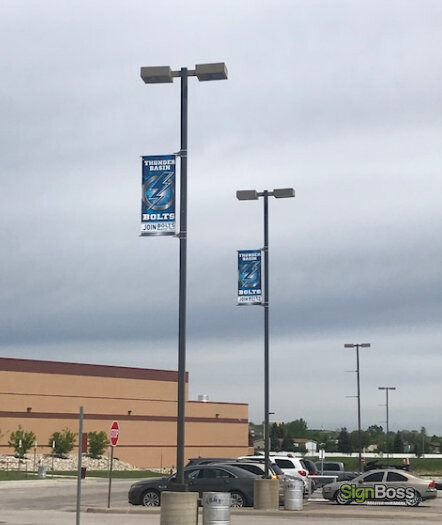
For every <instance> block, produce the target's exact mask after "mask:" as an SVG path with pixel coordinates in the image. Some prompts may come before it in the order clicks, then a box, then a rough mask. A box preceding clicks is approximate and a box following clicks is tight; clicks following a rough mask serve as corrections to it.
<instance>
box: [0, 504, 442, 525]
mask: <svg viewBox="0 0 442 525" xmlns="http://www.w3.org/2000/svg"><path fill="white" fill-rule="evenodd" d="M329 508H330V506H329ZM407 510H413V509H407ZM304 516H308V525H324V522H325V523H326V524H327V525H342V523H343V522H344V524H345V523H348V525H351V524H352V523H354V522H356V523H357V524H358V525H373V524H375V523H379V525H397V523H398V521H399V520H400V521H399V523H401V524H404V523H405V524H406V525H421V524H422V523H429V524H431V523H440V522H441V515H440V514H439V515H438V516H434V519H431V518H430V519H428V518H426V517H424V516H423V515H419V513H416V514H413V513H408V512H406V513H403V514H402V515H401V517H400V518H398V516H397V514H394V513H393V514H391V515H390V516H389V517H380V516H379V515H376V516H375V515H374V514H372V515H371V516H369V515H367V513H359V514H357V513H354V512H352V513H351V514H349V513H348V512H345V511H343V510H342V509H341V513H340V515H339V514H334V513H332V514H330V515H327V516H324V515H314V514H304V512H303V511H302V512H296V513H293V512H284V511H279V512H269V513H266V512H262V511H261V512H253V511H247V512H242V511H238V512H234V513H232V516H231V525H268V524H271V525H289V524H290V523H292V522H293V520H294V519H297V518H298V519H303V518H304ZM75 518H76V516H75V513H72V512H63V511H40V512H38V513H36V512H35V511H30V510H27V511H6V512H1V513H0V524H2V525H3V524H4V525H73V524H74V523H75V521H76V519H75ZM159 523H160V514H159V513H158V512H156V513H149V512H144V513H141V512H138V513H134V514H127V513H126V514H124V515H122V514H112V513H110V514H109V513H103V514H99V513H82V514H81V516H80V525H159ZM198 523H199V525H202V518H201V515H200V517H199V520H198ZM177 525H179V524H177Z"/></svg>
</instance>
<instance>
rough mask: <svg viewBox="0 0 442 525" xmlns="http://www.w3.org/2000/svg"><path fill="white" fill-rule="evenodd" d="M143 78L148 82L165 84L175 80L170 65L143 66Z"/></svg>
mask: <svg viewBox="0 0 442 525" xmlns="http://www.w3.org/2000/svg"><path fill="white" fill-rule="evenodd" d="M141 78H142V79H143V81H144V82H145V83H146V84H165V83H169V82H173V78H172V70H171V69H170V67H169V66H154V67H150V66H149V67H142V68H141Z"/></svg>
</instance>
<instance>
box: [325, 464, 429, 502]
mask: <svg viewBox="0 0 442 525" xmlns="http://www.w3.org/2000/svg"><path fill="white" fill-rule="evenodd" d="M322 494H323V496H324V498H325V499H329V500H334V501H336V503H338V504H339V505H349V504H350V503H352V502H356V503H364V502H366V501H384V502H393V501H394V502H398V501H399V502H403V503H405V504H406V505H408V506H409V507H416V506H417V505H419V503H420V502H421V501H424V500H426V499H431V498H436V497H437V490H436V487H435V483H434V481H432V480H428V479H424V478H421V477H419V476H416V475H413V474H410V473H409V472H406V471H403V470H393V469H392V470H370V471H369V472H365V473H364V474H361V475H360V476H358V477H356V478H354V479H352V480H351V481H339V482H336V483H330V484H329V485H325V486H324V488H323V489H322Z"/></svg>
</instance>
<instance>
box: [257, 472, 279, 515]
mask: <svg viewBox="0 0 442 525" xmlns="http://www.w3.org/2000/svg"><path fill="white" fill-rule="evenodd" d="M253 506H254V508H255V509H261V510H278V509H279V479H264V478H257V479H255V482H254V485H253Z"/></svg>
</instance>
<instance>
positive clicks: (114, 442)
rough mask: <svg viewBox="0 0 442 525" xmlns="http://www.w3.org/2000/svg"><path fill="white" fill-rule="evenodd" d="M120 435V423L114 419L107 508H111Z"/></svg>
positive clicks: (111, 434) (111, 433)
mask: <svg viewBox="0 0 442 525" xmlns="http://www.w3.org/2000/svg"><path fill="white" fill-rule="evenodd" d="M119 437H120V425H119V424H118V421H113V422H112V425H111V429H110V443H111V457H110V465H109V490H108V493H107V508H108V509H110V501H111V486H112V467H113V463H114V448H115V447H116V446H117V443H118V438H119Z"/></svg>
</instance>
